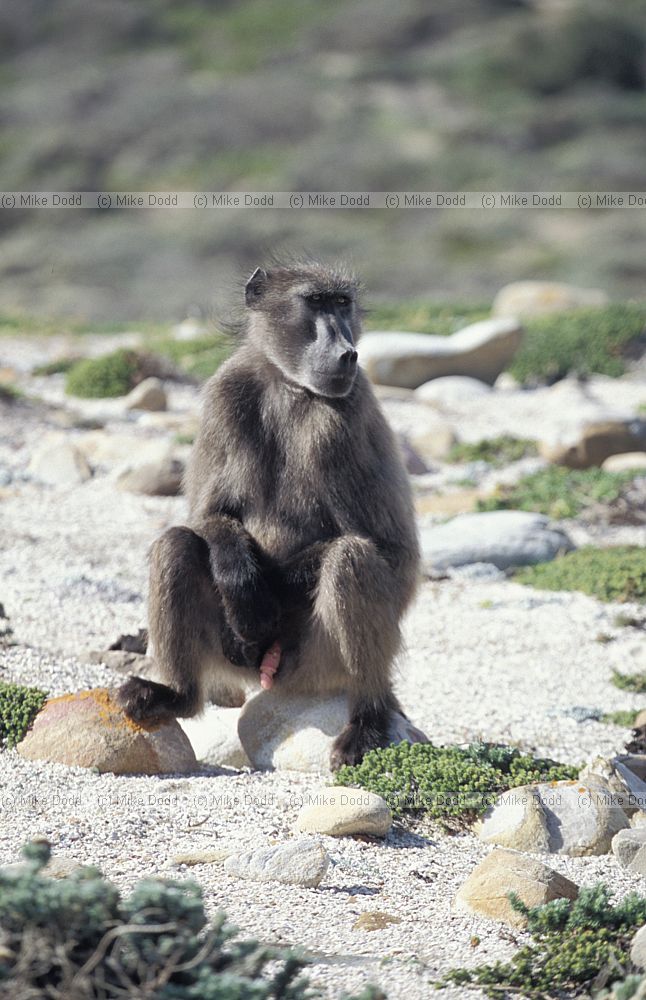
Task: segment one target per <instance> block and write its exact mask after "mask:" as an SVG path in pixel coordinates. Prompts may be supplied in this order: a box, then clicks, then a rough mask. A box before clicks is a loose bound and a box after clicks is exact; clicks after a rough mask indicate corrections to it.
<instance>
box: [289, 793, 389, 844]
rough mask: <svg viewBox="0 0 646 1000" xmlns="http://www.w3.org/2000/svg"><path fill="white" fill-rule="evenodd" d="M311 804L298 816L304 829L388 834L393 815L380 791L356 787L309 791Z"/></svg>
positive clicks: (341, 833)
mask: <svg viewBox="0 0 646 1000" xmlns="http://www.w3.org/2000/svg"><path fill="white" fill-rule="evenodd" d="M307 798H308V803H309V804H308V805H305V806H303V808H302V809H301V811H300V812H299V814H298V816H297V818H296V829H297V830H299V831H300V832H301V833H324V834H326V835H327V836H329V837H346V836H351V835H352V834H355V833H364V834H369V835H370V836H373V837H385V836H386V834H387V833H388V831H389V830H390V828H391V826H392V822H393V817H392V813H391V811H390V809H389V808H388V806H387V804H386V802H385V800H384V799H382V797H381V795H375V794H374V793H373V792H366V791H363V790H360V789H354V788H343V787H338V786H337V787H333V788H323V789H321V790H320V791H318V792H314V793H313V794H308V796H307Z"/></svg>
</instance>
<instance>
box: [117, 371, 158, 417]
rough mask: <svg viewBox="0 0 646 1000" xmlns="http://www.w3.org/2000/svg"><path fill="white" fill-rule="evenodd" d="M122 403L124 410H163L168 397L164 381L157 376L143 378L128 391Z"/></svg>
mask: <svg viewBox="0 0 646 1000" xmlns="http://www.w3.org/2000/svg"><path fill="white" fill-rule="evenodd" d="M123 403H124V406H125V408H126V410H151V411H153V412H158V411H159V410H165V409H166V408H167V406H168V399H167V396H166V390H165V389H164V383H163V382H162V381H161V379H158V378H154V377H151V378H145V379H144V380H143V382H140V383H139V385H136V386H135V387H134V389H133V390H132V391H131V392H129V393H128V395H127V396H126V397H125V399H124V401H123Z"/></svg>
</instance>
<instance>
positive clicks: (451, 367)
mask: <svg viewBox="0 0 646 1000" xmlns="http://www.w3.org/2000/svg"><path fill="white" fill-rule="evenodd" d="M521 338H522V329H521V327H520V325H519V324H518V322H517V321H516V320H513V319H509V318H507V319H494V320H483V321H482V322H480V323H473V324H472V325H471V326H467V327H465V328H464V329H463V330H459V331H458V332H457V333H454V334H453V335H452V336H450V337H437V336H434V335H433V334H426V333H397V332H383V333H382V332H379V333H366V334H364V336H363V337H362V338H361V342H360V344H359V348H358V350H359V360H360V362H361V364H362V365H363V367H364V368H365V369H366V371H367V373H368V375H369V376H370V378H371V379H372V380H373V382H380V383H382V384H385V385H396V386H403V387H404V388H409V389H415V388H417V386H420V385H423V383H424V382H428V381H429V379H434V378H440V377H441V376H443V375H468V376H470V377H471V378H475V379H480V380H482V381H483V382H489V383H491V384H493V383H494V382H495V380H496V379H497V377H498V375H499V374H500V372H501V371H503V370H504V369H505V368H506V367H507V365H508V364H509V362H510V361H511V359H512V358H513V356H514V354H515V353H516V351H517V350H518V347H519V346H520V342H521Z"/></svg>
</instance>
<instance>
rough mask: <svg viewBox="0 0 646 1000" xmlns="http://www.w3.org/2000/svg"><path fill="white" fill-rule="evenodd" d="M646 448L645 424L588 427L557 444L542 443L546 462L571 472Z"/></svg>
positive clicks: (613, 422) (609, 422) (618, 422)
mask: <svg viewBox="0 0 646 1000" xmlns="http://www.w3.org/2000/svg"><path fill="white" fill-rule="evenodd" d="M644 445H646V421H645V420H631V421H625V420H605V421H600V422H595V423H589V424H586V425H585V426H584V427H582V428H580V429H579V430H578V431H575V432H571V433H569V434H568V435H567V436H565V437H561V438H560V439H558V440H555V441H541V442H540V443H539V448H538V450H539V452H540V455H541V457H542V458H544V459H546V460H547V461H548V462H553V463H554V464H556V465H564V466H566V467H567V468H568V469H589V468H592V467H593V466H598V465H603V464H604V462H605V461H606V459H608V458H610V456H612V455H621V454H625V453H626V452H634V451H639V450H640V449H642V448H643V447H644Z"/></svg>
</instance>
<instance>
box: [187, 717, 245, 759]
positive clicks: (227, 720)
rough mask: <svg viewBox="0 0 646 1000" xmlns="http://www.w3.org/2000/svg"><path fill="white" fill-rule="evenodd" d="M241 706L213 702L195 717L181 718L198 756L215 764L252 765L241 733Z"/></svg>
mask: <svg viewBox="0 0 646 1000" xmlns="http://www.w3.org/2000/svg"><path fill="white" fill-rule="evenodd" d="M239 718H240V709H239V708H220V707H219V706H218V705H210V706H209V707H208V708H206V709H204V711H203V712H202V714H201V715H197V716H195V718H193V719H178V720H177V721H178V722H179V724H180V726H181V727H182V729H183V730H184V732H185V733H186V735H187V736H188V738H189V740H190V742H191V746H192V747H193V750H194V751H195V756H196V757H197V759H198V760H199V761H203V762H204V763H205V764H211V765H212V766H214V767H235V768H238V769H240V768H242V767H250V766H251V763H250V761H249V758H248V757H247V755H246V753H245V752H244V749H243V746H242V743H241V742H240V737H239V736H238V719H239Z"/></svg>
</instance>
